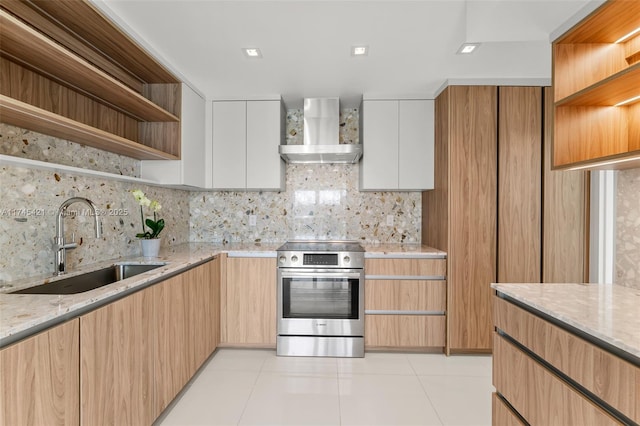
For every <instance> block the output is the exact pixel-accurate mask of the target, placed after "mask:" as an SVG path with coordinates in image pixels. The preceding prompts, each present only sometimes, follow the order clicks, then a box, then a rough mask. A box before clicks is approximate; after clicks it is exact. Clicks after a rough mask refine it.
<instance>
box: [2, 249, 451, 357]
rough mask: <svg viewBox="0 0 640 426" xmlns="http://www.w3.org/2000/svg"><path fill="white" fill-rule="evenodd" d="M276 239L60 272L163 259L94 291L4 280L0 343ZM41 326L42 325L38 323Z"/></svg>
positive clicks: (413, 254) (422, 253)
mask: <svg viewBox="0 0 640 426" xmlns="http://www.w3.org/2000/svg"><path fill="white" fill-rule="evenodd" d="M281 244H282V243H231V244H224V245H223V244H211V243H185V244H179V245H175V246H170V247H166V248H163V249H162V250H161V252H160V256H159V257H158V258H153V259H147V258H144V257H141V256H130V257H123V258H119V259H112V260H108V261H104V262H99V263H94V264H92V265H87V266H84V267H80V268H77V269H75V270H74V271H72V272H69V273H68V274H66V275H65V277H71V276H74V275H79V274H82V273H85V272H90V271H93V270H97V269H101V268H104V267H107V266H110V265H113V264H116V263H120V262H134V263H142V264H145V263H146V264H157V263H166V265H163V266H161V267H159V268H157V269H153V270H151V271H148V272H145V273H143V274H140V275H136V276H134V277H131V278H128V279H125V280H122V281H118V282H115V283H113V284H109V285H106V286H104V287H100V288H97V289H94V290H90V291H87V292H83V293H78V294H70V295H63V296H58V295H47V294H8V293H9V292H10V291H16V290H20V289H23V288H28V287H32V286H34V285H38V284H41V283H44V282H52V281H54V280H56V279H59V278H56V277H53V276H51V275H41V276H36V277H30V278H27V279H20V280H15V281H11V282H5V283H3V285H2V287H3V288H2V290H0V348H1V347H5V346H8V345H10V344H12V343H14V342H15V341H18V340H21V339H23V338H26V337H29V335H31V334H35V333H37V332H39V331H42V329H46V328H48V327H51V326H53V325H55V324H56V323H61V322H64V321H66V320H68V319H71V318H74V317H75V316H79V315H82V314H83V313H84V312H87V311H89V310H92V309H95V308H97V307H100V306H102V305H104V304H106V303H110V302H111V301H113V300H115V299H117V298H118V297H122V296H124V295H126V294H129V293H132V292H134V291H137V290H139V289H142V288H144V287H147V286H149V285H151V284H153V283H156V282H158V281H161V280H163V279H165V278H169V277H171V276H172V275H175V274H178V273H180V272H183V271H185V270H187V269H190V268H191V267H194V266H196V265H198V264H200V263H203V262H206V261H207V260H210V259H212V258H214V257H215V256H217V255H219V254H222V253H226V254H227V255H228V256H229V257H256V258H260V257H261V258H270V257H273V258H275V257H276V251H277V249H278V247H279V246H280V245H281ZM363 246H364V247H365V250H366V252H365V257H373V258H377V257H401V258H432V257H446V253H445V252H442V251H440V250H436V249H433V248H431V247H427V246H424V245H420V244H411V245H402V244H374V245H364V244H363ZM42 327H43V328H42Z"/></svg>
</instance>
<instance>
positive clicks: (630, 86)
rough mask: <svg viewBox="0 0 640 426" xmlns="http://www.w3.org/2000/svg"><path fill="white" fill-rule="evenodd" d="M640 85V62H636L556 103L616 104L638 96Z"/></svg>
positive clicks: (566, 104)
mask: <svg viewBox="0 0 640 426" xmlns="http://www.w3.org/2000/svg"><path fill="white" fill-rule="evenodd" d="M638 87H640V64H635V65H632V66H630V67H628V68H626V69H624V70H622V71H620V72H618V73H617V74H613V75H611V76H609V77H608V78H606V79H604V80H601V81H598V82H596V83H595V84H593V85H592V86H589V87H588V88H586V89H584V90H581V91H579V92H577V93H574V94H573V95H570V96H568V97H566V98H564V99H561V100H559V101H558V102H557V103H556V105H557V106H614V105H617V104H619V103H621V102H625V101H627V100H628V99H631V98H633V97H635V96H638Z"/></svg>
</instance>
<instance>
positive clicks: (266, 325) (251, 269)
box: [225, 257, 277, 346]
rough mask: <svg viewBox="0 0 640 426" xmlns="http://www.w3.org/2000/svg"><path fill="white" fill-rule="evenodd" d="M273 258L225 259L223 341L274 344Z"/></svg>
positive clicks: (274, 275)
mask: <svg viewBox="0 0 640 426" xmlns="http://www.w3.org/2000/svg"><path fill="white" fill-rule="evenodd" d="M276 271H277V269H276V260H275V259H274V258H238V257H228V258H227V289H226V301H225V302H226V308H227V320H226V328H227V330H226V331H227V342H226V343H241V344H260V345H266V346H272V345H275V342H276Z"/></svg>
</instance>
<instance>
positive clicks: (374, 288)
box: [364, 280, 447, 311]
mask: <svg viewBox="0 0 640 426" xmlns="http://www.w3.org/2000/svg"><path fill="white" fill-rule="evenodd" d="M364 299H365V302H364V308H365V309H375V310H402V311H445V310H446V308H447V307H446V299H447V282H446V281H422V280H415V281H414V280H404V281H403V280H366V281H365V292H364Z"/></svg>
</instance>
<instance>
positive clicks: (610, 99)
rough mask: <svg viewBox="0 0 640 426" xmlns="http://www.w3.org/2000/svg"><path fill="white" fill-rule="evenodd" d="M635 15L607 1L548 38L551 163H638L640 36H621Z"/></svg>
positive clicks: (635, 7)
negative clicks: (550, 51)
mask: <svg viewBox="0 0 640 426" xmlns="http://www.w3.org/2000/svg"><path fill="white" fill-rule="evenodd" d="M639 15H640V4H639V3H638V2H637V1H627V0H609V1H607V2H605V3H604V4H603V5H602V6H600V7H599V8H598V9H596V10H595V11H594V12H593V13H592V14H590V15H589V16H587V17H586V18H585V19H583V20H582V21H581V22H579V23H578V24H577V25H575V26H574V27H573V28H571V29H570V30H569V31H567V32H566V33H564V34H563V35H562V36H560V37H559V38H558V39H557V40H555V41H554V42H553V87H554V89H555V93H554V96H555V108H554V110H555V113H554V114H555V117H554V118H555V126H554V130H555V133H554V156H553V164H554V166H555V167H557V168H570V167H576V166H579V167H587V168H594V169H596V168H611V169H615V168H628V167H638V166H639V165H640V102H639V101H640V99H638V98H637V97H638V96H640V91H638V87H640V35H638V34H635V35H634V36H632V37H629V38H627V39H624V40H621V39H622V38H623V37H624V36H625V35H627V34H630V33H632V32H633V31H634V30H636V28H638V18H637V17H638V16H639ZM633 98H635V100H633V101H630V102H628V103H625V101H629V100H631V99H633ZM611 160H624V162H620V163H615V164H606V163H605V164H602V163H603V161H604V162H606V161H611Z"/></svg>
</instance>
